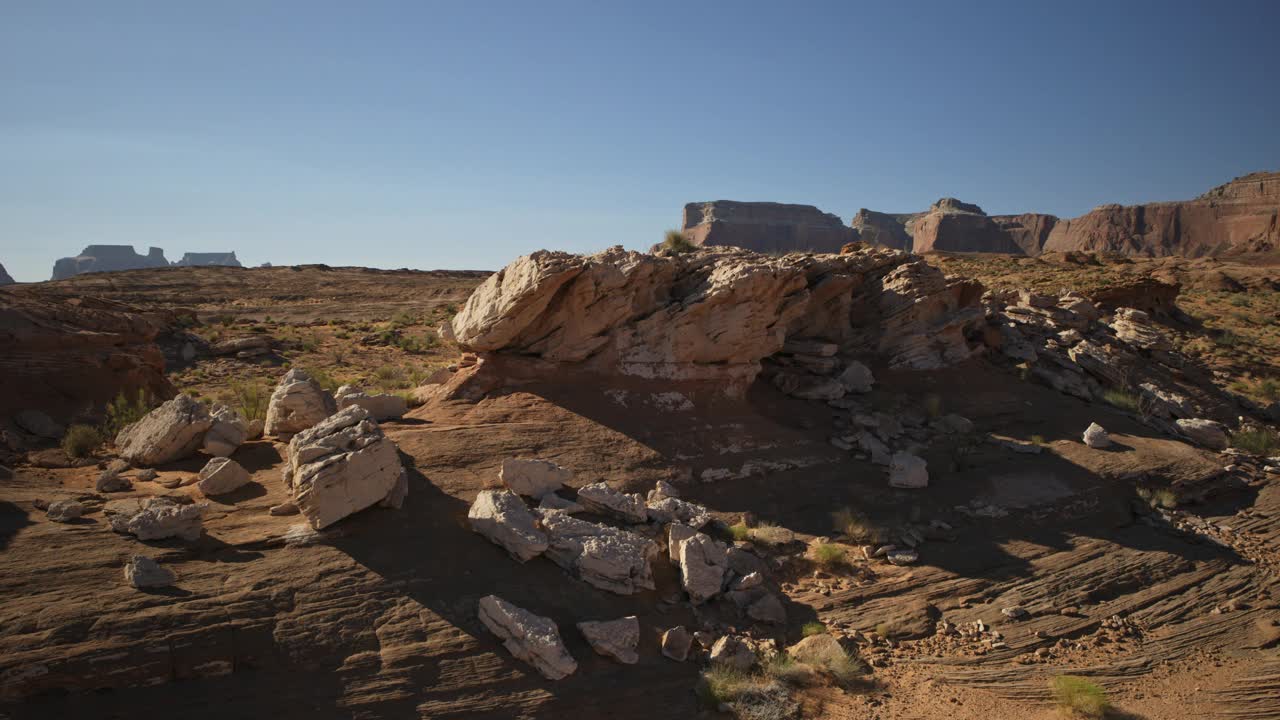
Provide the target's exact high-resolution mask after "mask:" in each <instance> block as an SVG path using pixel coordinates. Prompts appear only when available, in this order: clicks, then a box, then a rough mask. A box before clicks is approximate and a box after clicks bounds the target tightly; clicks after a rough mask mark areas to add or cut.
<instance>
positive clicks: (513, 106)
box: [0, 0, 1280, 281]
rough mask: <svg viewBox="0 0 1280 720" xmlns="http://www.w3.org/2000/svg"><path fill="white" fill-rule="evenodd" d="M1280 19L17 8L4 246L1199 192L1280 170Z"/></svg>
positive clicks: (895, 6)
mask: <svg viewBox="0 0 1280 720" xmlns="http://www.w3.org/2000/svg"><path fill="white" fill-rule="evenodd" d="M1050 5H1051V6H1052V7H1049V6H1050ZM1041 6H1043V7H1041ZM1278 25H1280V3H1276V2H1216V3H1210V2H1203V3H1183V2H1150V3H1146V2H1107V3H1093V2H1072V3H1038V2H1025V1H1024V2H1008V3H1004V2H1000V3H997V2H989V3H981V2H980V3H958V2H936V3H926V2H901V3H883V2H878V3H865V4H864V3H853V2H830V3H802V2H795V3H777V2H772V3H756V2H724V3H712V2H683V3H666V2H652V1H651V2H644V3H621V2H618V3H614V2H581V3H563V2H555V1H554V0H547V1H546V2H510V3H508V2H482V1H480V0H474V1H472V2H456V3H433V2H426V1H421V2H376V1H369V2H360V3H356V2H325V1H322V0H310V1H305V2H304V1H301V0H299V1H297V2H269V1H267V0H260V1H258V2H238V1H234V0H231V1H220V2H196V1H195V0H169V1H167V2H158V1H157V2H129V1H128V0H113V1H112V2H99V1H98V0H93V1H92V2H79V3H75V2H60V1H58V0H44V1H37V0H31V1H18V0H0V98H3V101H0V263H3V264H4V265H5V266H6V267H7V268H8V269H9V271H10V273H11V274H13V275H14V276H15V277H16V278H17V279H19V280H23V281H34V280H43V279H47V278H48V276H49V273H50V270H51V268H52V265H53V261H54V259H55V258H57V257H60V256H64V255H73V254H75V253H77V252H78V251H79V250H80V249H81V248H82V247H83V246H84V245H87V244H90V243H122V244H124V243H127V244H133V245H135V246H137V247H138V248H139V250H140V251H142V252H145V248H146V247H147V246H149V245H157V246H160V247H163V248H164V249H165V251H166V253H167V254H168V256H169V258H170V259H177V258H178V257H180V256H181V254H182V253H183V252H185V251H218V250H236V251H237V252H238V253H239V255H240V257H241V259H242V261H244V262H245V263H246V264H258V263H262V262H271V263H275V264H287V263H304V262H323V263H329V264H333V265H368V266H375V267H392V268H394V267H416V268H497V267H500V266H502V265H504V264H505V263H506V262H507V261H509V260H510V259H512V258H514V257H515V256H517V255H520V254H523V253H526V252H529V251H532V250H535V249H538V248H542V247H548V248H560V249H566V250H572V251H591V250H598V249H601V248H604V247H608V246H610V245H616V244H621V245H626V246H627V247H631V248H636V249H643V248H647V247H648V246H649V245H650V244H652V243H653V242H655V241H657V240H659V239H660V238H661V234H662V231H663V230H664V229H666V228H669V227H674V226H676V225H678V223H679V221H680V211H681V208H682V206H683V204H684V203H686V202H689V201H694V200H711V199H721V198H727V199H736V200H774V201H781V202H800V203H809V204H814V205H817V206H818V207H820V208H822V209H824V210H826V211H828V212H834V213H837V214H839V215H840V216H841V217H842V218H844V219H845V221H846V222H847V221H848V219H849V218H850V217H851V216H852V215H853V214H854V213H855V212H856V211H857V210H858V208H861V207H868V208H872V209H877V210H884V211H893V212H905V211H915V210H919V209H923V208H924V207H926V206H927V205H928V204H929V203H930V202H932V201H933V200H935V199H937V198H938V197H941V196H944V195H950V196H955V197H959V198H961V199H962V200H965V201H968V202H976V203H978V204H979V205H981V206H982V207H983V208H984V209H986V210H987V211H988V212H991V213H1008V212H1023V211H1031V210H1035V211H1042V212H1052V213H1056V214H1059V215H1062V216H1074V215H1078V214H1081V213H1083V212H1086V211H1087V210H1089V209H1090V208H1091V207H1093V206H1095V205H1098V204H1100V203H1103V202H1123V203H1133V202H1142V201H1148V200H1163V199H1182V198H1189V197H1194V196H1195V195H1198V194H1200V193H1201V192H1203V191H1205V190H1207V189H1209V188H1210V187H1212V186H1214V185H1217V184H1220V183H1222V182H1226V181H1227V180H1229V179H1231V178H1232V177H1234V176H1237V175H1240V174H1243V173H1246V172H1250V171H1254V170H1264V169H1280V93H1278V92H1277V91H1276V87H1277V80H1278V78H1280V54H1278V53H1280V51H1277V49H1276V45H1275V39H1274V33H1275V29H1276V27H1277V26H1278Z"/></svg>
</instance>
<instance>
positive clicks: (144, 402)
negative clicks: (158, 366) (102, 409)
mask: <svg viewBox="0 0 1280 720" xmlns="http://www.w3.org/2000/svg"><path fill="white" fill-rule="evenodd" d="M150 411H151V402H150V398H149V397H148V396H147V392H146V390H145V389H143V388H138V392H137V393H134V394H126V393H125V392H124V391H123V390H121V391H120V392H119V393H118V394H116V396H115V398H114V399H112V401H111V402H110V403H108V404H107V419H106V420H105V421H104V422H103V424H102V434H103V435H105V436H107V437H111V438H113V437H115V436H116V435H117V434H118V433H119V432H120V431H121V430H123V429H125V428H126V427H128V426H129V425H132V424H133V423H135V422H137V421H139V420H141V419H142V416H143V415H146V414H147V413H148V412H150Z"/></svg>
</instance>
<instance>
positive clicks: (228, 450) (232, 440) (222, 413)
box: [202, 405, 249, 457]
mask: <svg viewBox="0 0 1280 720" xmlns="http://www.w3.org/2000/svg"><path fill="white" fill-rule="evenodd" d="M211 418H212V420H213V425H212V426H210V428H209V429H208V431H206V432H205V434H204V447H203V448H202V449H203V450H204V453H205V454H206V455H212V456H213V457H230V456H231V454H232V453H234V452H235V451H236V448H238V447H240V446H241V445H242V444H244V442H245V440H247V439H248V438H249V424H248V423H246V422H245V421H244V418H242V417H240V413H237V412H236V411H235V410H232V409H231V408H229V407H226V406H225V405H218V406H215V407H214V409H213V413H212V414H211Z"/></svg>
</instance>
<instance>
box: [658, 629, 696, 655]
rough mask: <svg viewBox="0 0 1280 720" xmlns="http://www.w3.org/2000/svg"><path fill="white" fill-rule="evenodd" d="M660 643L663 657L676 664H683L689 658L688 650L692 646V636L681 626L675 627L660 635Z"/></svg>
mask: <svg viewBox="0 0 1280 720" xmlns="http://www.w3.org/2000/svg"><path fill="white" fill-rule="evenodd" d="M660 643H661V646H662V654H663V655H665V656H666V657H669V658H671V659H672V660H675V661H676V662H684V661H685V659H686V658H688V657H689V648H690V646H692V645H693V635H691V634H690V633H689V631H688V630H686V629H685V627H684V626H683V625H677V626H675V627H673V628H669V629H668V630H667V631H666V632H664V633H662V639H661V641H660Z"/></svg>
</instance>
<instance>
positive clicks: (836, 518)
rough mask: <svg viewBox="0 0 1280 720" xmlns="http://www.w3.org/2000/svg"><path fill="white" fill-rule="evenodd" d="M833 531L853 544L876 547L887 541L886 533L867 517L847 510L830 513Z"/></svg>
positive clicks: (842, 509)
mask: <svg viewBox="0 0 1280 720" xmlns="http://www.w3.org/2000/svg"><path fill="white" fill-rule="evenodd" d="M831 523H832V525H833V526H834V527H835V531H836V532H838V533H840V534H842V535H844V536H845V537H846V538H849V539H850V540H852V541H854V542H859V543H867V544H870V545H878V544H881V543H884V542H885V541H887V540H888V535H889V533H888V531H887V530H886V529H884V528H882V527H880V526H879V525H877V524H875V523H873V522H872V521H871V520H870V519H869V518H868V517H867V516H865V515H863V514H862V513H860V512H858V511H856V510H851V509H849V508H841V509H839V510H837V511H835V512H833V513H831Z"/></svg>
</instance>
